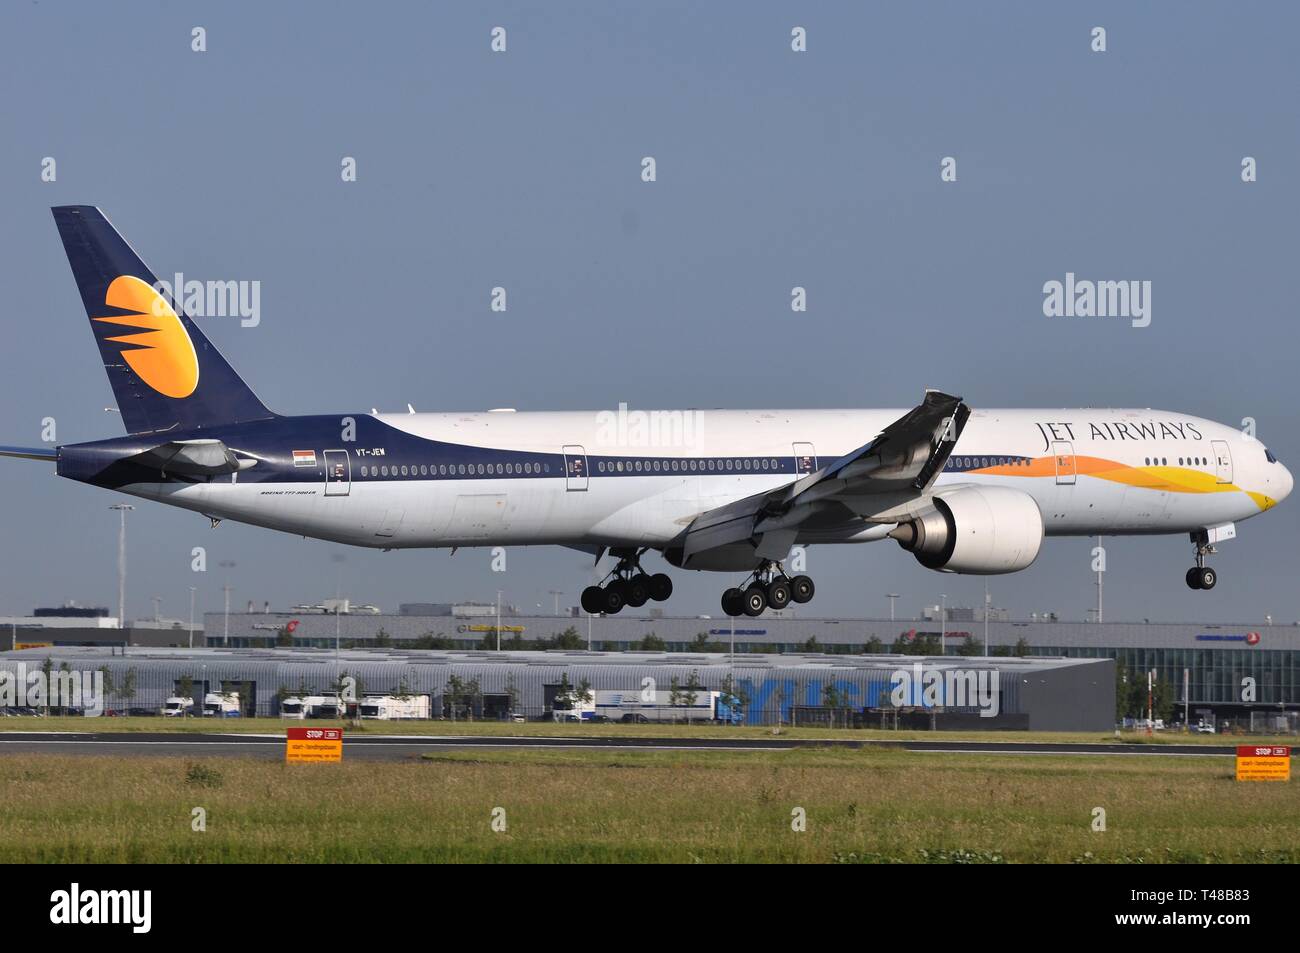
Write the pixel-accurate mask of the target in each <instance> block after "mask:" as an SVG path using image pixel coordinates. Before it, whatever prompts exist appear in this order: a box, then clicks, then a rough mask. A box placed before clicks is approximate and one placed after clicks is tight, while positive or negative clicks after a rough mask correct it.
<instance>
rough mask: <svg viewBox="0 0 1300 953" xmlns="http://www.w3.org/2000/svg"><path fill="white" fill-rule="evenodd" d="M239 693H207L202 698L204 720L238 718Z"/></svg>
mask: <svg viewBox="0 0 1300 953" xmlns="http://www.w3.org/2000/svg"><path fill="white" fill-rule="evenodd" d="M242 714H243V712H242V711H240V709H239V692H208V693H207V694H206V695H204V696H203V717H204V718H238V717H240V715H242Z"/></svg>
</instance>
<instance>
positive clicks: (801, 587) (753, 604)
mask: <svg viewBox="0 0 1300 953" xmlns="http://www.w3.org/2000/svg"><path fill="white" fill-rule="evenodd" d="M816 591H817V587H816V586H814V585H813V581H812V580H811V579H810V578H808V577H807V576H795V577H794V578H793V579H789V578H787V577H786V575H785V570H784V569H782V568H781V564H780V563H777V562H767V563H764V564H763V565H762V566H760V567H759V568H758V569H756V570H755V571H754V574H753V575H752V576H750V577H749V579H748V581H747V584H746V585H745V586H744V587H742V588H732V589H728V590H727V591H726V592H724V593H723V594H722V611H723V612H725V613H726V614H727V615H731V616H736V615H747V616H751V617H753V616H760V615H762V614H763V611H764V610H765V609H767V608H768V607H771V608H773V609H784V608H785V607H786V606H788V605H789V604H790V603H791V602H798V603H804V602H809V601H811V599H812V597H813V594H814V593H815V592H816Z"/></svg>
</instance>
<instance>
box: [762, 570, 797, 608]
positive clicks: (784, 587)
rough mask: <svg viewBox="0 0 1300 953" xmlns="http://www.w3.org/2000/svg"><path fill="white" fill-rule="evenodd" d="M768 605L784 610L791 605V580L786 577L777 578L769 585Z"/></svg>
mask: <svg viewBox="0 0 1300 953" xmlns="http://www.w3.org/2000/svg"><path fill="white" fill-rule="evenodd" d="M766 594H767V604H768V605H769V606H771V607H772V608H773V609H784V608H785V607H786V606H788V605H789V604H790V599H791V598H792V597H793V593H792V592H791V591H790V580H789V579H786V578H785V576H777V577H776V578H775V579H773V580H772V581H771V582H769V583H768V584H767V593H766Z"/></svg>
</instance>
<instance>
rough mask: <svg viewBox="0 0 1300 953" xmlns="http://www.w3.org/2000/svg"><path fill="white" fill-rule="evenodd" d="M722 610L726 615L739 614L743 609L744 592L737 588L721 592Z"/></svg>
mask: <svg viewBox="0 0 1300 953" xmlns="http://www.w3.org/2000/svg"><path fill="white" fill-rule="evenodd" d="M722 611H723V612H725V613H726V614H727V615H740V614H741V613H743V612H744V611H745V594H744V593H743V592H741V591H740V590H739V589H735V588H732V589H728V590H727V591H726V592H724V593H723V594H722Z"/></svg>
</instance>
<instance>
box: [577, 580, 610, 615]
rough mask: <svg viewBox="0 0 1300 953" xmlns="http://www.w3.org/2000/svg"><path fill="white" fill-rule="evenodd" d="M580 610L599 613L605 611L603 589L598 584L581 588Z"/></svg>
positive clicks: (592, 613) (593, 613) (594, 613)
mask: <svg viewBox="0 0 1300 953" xmlns="http://www.w3.org/2000/svg"><path fill="white" fill-rule="evenodd" d="M581 601H582V611H583V612H588V613H590V614H591V615H599V614H600V613H601V612H604V611H605V590H604V589H602V588H600V586H588V587H587V588H586V589H584V590H582V600H581Z"/></svg>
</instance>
